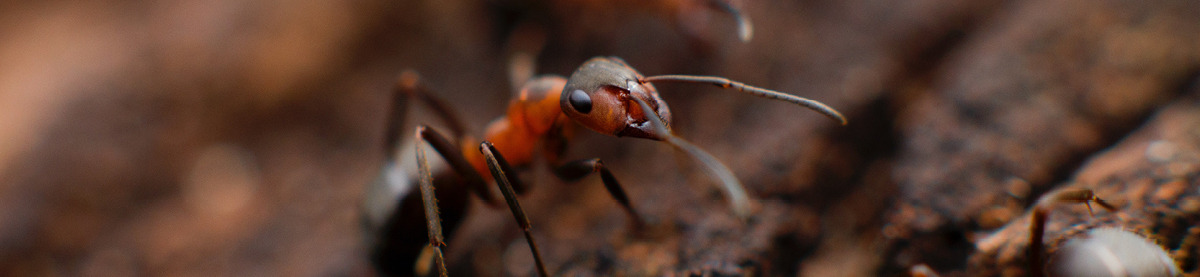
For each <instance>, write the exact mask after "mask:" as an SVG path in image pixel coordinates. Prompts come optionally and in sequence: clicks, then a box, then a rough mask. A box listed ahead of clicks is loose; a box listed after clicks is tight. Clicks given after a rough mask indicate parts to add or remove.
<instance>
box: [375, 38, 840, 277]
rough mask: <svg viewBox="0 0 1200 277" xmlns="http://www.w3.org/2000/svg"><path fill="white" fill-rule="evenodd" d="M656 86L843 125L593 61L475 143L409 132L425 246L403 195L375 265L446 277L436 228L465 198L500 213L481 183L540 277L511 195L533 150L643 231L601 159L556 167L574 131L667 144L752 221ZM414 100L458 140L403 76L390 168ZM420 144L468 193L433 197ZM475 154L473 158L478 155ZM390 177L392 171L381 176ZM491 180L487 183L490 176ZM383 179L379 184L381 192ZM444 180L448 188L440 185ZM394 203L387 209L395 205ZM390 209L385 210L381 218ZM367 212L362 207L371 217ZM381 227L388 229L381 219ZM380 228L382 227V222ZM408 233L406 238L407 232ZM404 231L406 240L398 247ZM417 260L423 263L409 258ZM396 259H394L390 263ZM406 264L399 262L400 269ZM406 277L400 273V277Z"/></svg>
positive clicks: (771, 95)
mask: <svg viewBox="0 0 1200 277" xmlns="http://www.w3.org/2000/svg"><path fill="white" fill-rule="evenodd" d="M653 82H687V83H701V84H711V85H716V86H718V87H722V88H732V89H735V90H737V91H740V92H745V93H748V94H751V95H755V96H759V97H763V98H768V99H774V100H781V101H785V102H789V103H793V104H797V105H800V106H803V107H806V108H809V109H812V110H814V111H817V112H819V113H821V114H823V115H825V116H827V117H829V118H832V119H833V120H836V121H838V122H839V123H841V124H843V125H844V124H846V119H845V117H843V116H842V115H841V113H839V112H838V111H836V110H834V109H833V108H830V107H829V106H826V105H825V104H822V103H820V102H817V101H813V100H810V99H806V98H802V97H797V96H793V95H790V94H785V93H781V92H777V91H773V90H768V89H763V88H758V87H753V86H749V85H746V84H743V83H740V82H736V81H732V80H729V79H727V78H723V77H708V76H690V75H660V76H651V77H644V76H642V75H641V74H640V73H638V72H637V71H636V70H634V69H633V68H632V67H630V66H629V65H628V64H626V63H625V61H623V60H621V59H620V58H616V57H596V58H592V59H590V60H588V61H587V62H585V63H584V64H583V65H582V66H580V67H579V68H578V69H577V70H575V72H574V73H573V74H571V77H570V78H566V79H564V78H563V77H560V76H541V77H537V78H534V79H533V80H530V81H528V82H526V84H525V85H524V86H523V87H522V88H521V89H520V91H519V92H518V94H517V95H516V98H515V99H514V100H512V101H511V102H510V104H509V106H508V110H507V112H506V114H505V116H503V117H500V118H498V119H496V120H494V121H492V122H491V123H490V124H488V125H487V127H486V131H485V134H484V136H483V141H482V142H475V141H471V140H470V139H460V140H457V141H451V140H449V139H447V137H446V136H444V135H442V134H441V133H439V132H437V131H434V130H433V129H431V128H429V127H427V126H425V125H420V126H417V127H416V132H415V139H416V141H417V142H418V143H416V159H417V160H416V163H417V169H418V170H417V173H416V174H417V175H418V177H419V179H420V182H419V188H420V192H421V193H420V196H419V197H420V198H421V202H422V203H423V205H422V208H421V210H422V211H423V212H424V213H423V216H424V220H425V222H426V224H425V225H426V230H427V235H428V238H427V240H428V243H427V244H425V243H423V241H422V240H423V239H421V238H420V237H417V236H414V235H412V232H411V231H412V230H411V229H412V227H411V225H409V226H405V225H408V224H411V222H416V221H415V220H420V216H421V214H420V213H416V212H415V211H413V210H414V209H415V208H416V207H413V205H414V204H412V203H413V202H415V201H416V199H415V198H416V197H417V196H416V194H413V193H408V194H404V193H400V194H399V197H400V198H404V199H401V200H400V203H401V204H400V205H404V204H407V205H408V207H407V208H406V207H399V208H398V210H397V211H396V212H394V213H392V214H391V215H390V216H386V215H383V216H374V217H375V218H376V220H375V221H376V222H368V223H371V224H374V225H376V226H375V229H381V231H380V232H379V234H380V236H379V237H378V238H377V239H379V240H380V241H379V242H378V243H376V244H374V245H375V247H376V249H375V250H373V251H374V253H373V256H374V257H373V259H374V260H375V264H376V266H377V267H379V268H380V269H381V270H383V271H385V272H390V273H393V274H409V273H408V272H412V271H407V270H408V269H409V268H410V267H407V266H404V265H401V266H398V267H397V266H393V265H390V264H392V262H394V260H393V259H401V260H404V259H408V261H413V260H416V261H418V262H417V265H418V269H417V270H416V271H418V272H428V269H420V267H423V266H426V265H428V259H432V260H433V262H434V265H436V267H437V270H438V271H439V272H440V274H441V275H442V276H445V274H446V270H445V261H444V258H443V255H442V251H443V250H442V247H443V246H444V245H445V239H444V238H443V228H442V227H443V226H442V224H447V228H446V230H450V231H453V229H454V228H455V226H457V225H458V221H459V220H460V219H461V215H462V214H463V213H464V210H465V206H466V203H467V202H466V201H465V200H463V199H462V198H464V197H463V196H465V195H466V193H467V192H466V190H470V191H471V192H473V193H474V194H475V195H477V196H478V197H479V198H480V199H482V200H483V202H484V203H487V204H488V205H489V206H492V207H493V208H498V207H499V206H500V203H499V202H498V201H496V200H495V197H493V196H492V195H491V192H489V190H488V189H487V187H486V183H488V182H490V181H492V180H495V181H496V185H497V186H498V187H499V188H500V191H501V193H502V195H503V197H504V199H505V201H506V203H507V206H508V207H509V209H510V210H511V211H512V213H513V216H514V218H515V219H516V220H517V224H518V225H519V226H520V227H521V229H522V230H523V231H524V234H525V238H526V240H527V242H528V243H529V246H530V249H531V251H532V252H533V256H534V261H535V263H536V267H537V270H538V273H539V274H541V275H542V276H546V275H547V274H546V269H545V266H544V264H543V263H542V259H541V256H540V254H539V253H538V248H537V246H536V243H535V242H534V240H533V236H532V235H531V233H530V226H529V220H528V218H527V217H526V216H525V213H524V211H523V210H522V209H521V207H520V203H519V202H518V201H517V199H516V194H518V193H522V192H524V191H525V189H526V186H524V185H523V184H522V182H521V181H520V180H519V179H518V178H517V177H516V174H515V170H514V169H513V165H519V166H523V165H530V164H532V163H533V161H534V159H535V157H534V155H535V153H536V152H537V150H538V149H537V146H538V144H539V142H540V145H541V148H542V149H541V150H542V153H543V154H544V157H543V158H545V159H546V160H547V161H548V162H549V164H551V165H557V166H555V168H554V170H553V172H554V173H555V175H557V176H558V177H559V178H561V179H564V180H567V181H572V180H577V179H580V178H583V177H586V176H587V175H589V174H591V173H599V174H600V177H601V181H602V182H603V183H604V186H605V188H606V189H607V191H608V192H609V194H610V195H611V196H612V197H613V198H614V199H616V200H617V202H618V203H619V204H620V205H621V207H622V208H623V209H624V211H625V212H626V213H627V214H628V216H629V217H630V218H631V220H632V221H633V223H634V226H635V227H640V226H642V225H643V221H642V218H641V216H640V215H639V214H638V212H637V210H636V209H634V207H633V205H632V204H631V203H630V201H629V198H628V197H627V195H626V193H625V191H624V189H623V188H622V187H621V185H620V182H618V181H617V179H616V177H614V176H613V174H612V172H610V171H609V170H608V169H607V168H606V167H605V166H604V163H603V162H602V161H601V160H600V159H595V158H593V159H584V160H577V161H571V162H566V163H561V164H560V163H559V161H558V158H559V156H560V155H561V154H562V153H563V152H564V151H565V149H566V143H567V140H569V139H570V138H571V135H570V134H571V133H572V132H571V130H572V128H573V124H570V122H575V123H578V124H580V125H583V126H584V127H587V128H588V129H592V130H594V131H596V132H599V133H602V134H606V135H611V136H616V137H634V138H642V139H650V140H656V141H662V142H666V143H668V144H670V145H672V146H674V147H675V148H677V149H680V150H681V151H683V152H685V153H687V154H688V155H690V156H692V157H693V158H695V159H696V160H698V161H699V162H700V163H701V164H702V165H703V166H704V168H705V172H709V173H711V174H712V175H713V177H715V178H716V179H718V180H719V181H720V183H721V184H722V188H723V189H724V192H725V194H726V196H727V197H728V198H729V201H730V203H731V205H732V208H733V212H734V213H735V214H736V215H737V216H738V217H739V218H743V219H745V218H747V217H748V216H749V214H750V198H749V196H747V194H746V192H745V190H744V189H743V188H742V185H741V183H740V182H739V181H738V180H737V178H736V177H734V176H733V173H732V172H730V170H729V169H728V168H727V167H725V166H724V165H723V164H722V163H721V162H719V161H717V159H716V158H714V157H713V156H712V155H710V154H708V153H707V152H705V151H704V150H702V149H700V148H699V147H696V146H695V145H692V144H691V143H689V142H687V141H686V140H684V139H682V138H680V137H678V136H676V135H675V134H674V133H673V132H672V131H671V129H670V120H671V112H670V110H669V109H668V108H667V104H666V102H664V101H663V100H662V98H660V97H659V94H658V91H657V90H656V89H655V88H654V86H653V85H652V84H651V83H653ZM411 99H417V100H420V101H422V102H424V103H426V104H427V105H429V106H430V107H432V110H433V111H434V113H435V114H436V115H438V117H440V118H441V119H442V120H444V121H446V123H447V124H448V125H450V129H451V132H452V133H453V135H454V137H455V138H462V137H463V136H462V134H463V129H464V128H463V124H462V123H461V121H460V120H459V119H458V117H457V116H455V115H454V114H453V113H452V112H450V108H449V105H447V104H446V103H445V102H444V101H442V100H439V99H437V98H436V97H435V96H434V95H433V94H432V93H430V92H429V90H428V89H427V88H426V87H425V86H424V85H422V84H421V83H420V81H419V78H418V77H417V76H416V74H415V73H412V72H406V73H404V74H402V75H401V78H400V82H399V83H398V84H397V90H396V91H395V94H394V98H393V111H392V114H391V116H390V119H389V123H388V129H387V134H386V136H387V138H386V141H385V142H386V144H385V147H388V148H389V149H388V150H389V151H388V153H389V156H388V159H389V161H391V160H393V158H394V156H392V155H394V154H392V153H395V152H397V151H395V150H396V149H392V148H393V147H397V146H398V142H399V140H400V138H399V135H398V134H399V129H400V128H401V125H402V123H403V117H404V113H405V110H406V106H407V105H408V102H409V101H410V100H411ZM420 141H424V142H426V143H428V144H429V146H431V147H433V149H434V150H435V151H436V152H437V153H438V154H439V155H440V156H442V157H443V158H444V159H445V160H446V161H447V163H448V164H449V166H450V168H452V169H453V171H454V172H455V173H457V174H458V175H459V176H461V177H462V178H463V179H462V181H464V182H465V183H466V186H439V188H442V189H440V190H438V191H437V195H435V192H434V190H433V180H432V175H431V173H430V169H429V165H428V163H427V158H426V154H425V150H424V146H423V144H422V143H419V142H420ZM476 147H478V148H476ZM390 167H392V163H389V164H388V165H386V166H385V170H384V172H385V175H387V172H389V171H388V170H387V168H390ZM488 173H490V174H488ZM387 178H390V177H386V176H385V177H384V178H382V179H381V180H380V182H386V181H387V180H386V179H387ZM441 179H445V178H441ZM439 197H441V198H443V199H445V198H447V197H453V198H451V200H450V201H445V202H441V203H440V204H441V205H440V206H442V208H443V212H445V213H446V215H448V217H449V218H452V220H449V221H447V222H443V221H442V220H441V217H440V215H439V205H438V204H439V203H438V200H437V199H438V198H439ZM394 200H395V199H393V201H394ZM405 201H407V203H405ZM386 209H387V208H385V210H386ZM370 210H371V208H370V207H368V211H370ZM385 218H386V219H385ZM384 220H386V222H384ZM405 229H407V230H405ZM404 231H408V232H407V233H408V234H406V235H407V237H404V235H405V234H401V233H405V232H404ZM417 252H420V253H421V254H420V258H418V257H416V256H417V254H414V253H417ZM397 256H398V257H401V258H397ZM400 264H404V262H402V263H400ZM405 271H407V272H405Z"/></svg>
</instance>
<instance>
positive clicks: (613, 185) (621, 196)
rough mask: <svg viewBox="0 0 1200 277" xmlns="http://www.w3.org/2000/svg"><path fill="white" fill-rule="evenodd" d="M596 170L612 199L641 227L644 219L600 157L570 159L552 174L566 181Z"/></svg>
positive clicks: (637, 226) (577, 178)
mask: <svg viewBox="0 0 1200 277" xmlns="http://www.w3.org/2000/svg"><path fill="white" fill-rule="evenodd" d="M596 172H598V173H600V180H601V181H603V182H604V188H605V189H608V194H609V195H611V196H612V198H613V199H616V200H617V203H619V204H621V207H622V208H624V209H625V213H626V214H629V217H630V218H632V219H633V223H634V227H635V228H636V229H641V228H642V226H644V225H645V221H643V220H642V217H641V216H640V215H638V213H637V210H636V209H634V208H633V204H631V203H630V201H629V196H627V195H626V194H625V189H624V188H622V187H621V182H617V177H614V176H613V174H612V172H610V171H608V168H607V167H605V166H604V162H601V161H600V159H598V158H596V159H586V160H578V161H572V162H568V163H566V164H563V165H561V166H559V167H557V168H555V169H554V174H555V175H558V178H561V179H563V180H567V181H575V180H579V179H581V178H583V177H586V176H588V175H589V174H591V173H596Z"/></svg>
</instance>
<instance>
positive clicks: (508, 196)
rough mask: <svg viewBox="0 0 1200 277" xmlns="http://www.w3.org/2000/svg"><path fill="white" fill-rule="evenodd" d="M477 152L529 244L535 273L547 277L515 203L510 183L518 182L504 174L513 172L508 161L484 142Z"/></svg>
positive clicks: (526, 222) (527, 226) (494, 148)
mask: <svg viewBox="0 0 1200 277" xmlns="http://www.w3.org/2000/svg"><path fill="white" fill-rule="evenodd" d="M479 151H480V152H483V156H484V157H485V158H487V164H488V169H490V170H491V171H492V177H493V179H496V186H498V187H500V192H502V193H503V194H504V200H505V201H506V202H508V208H509V210H511V211H512V214H513V217H514V218H515V219H516V220H517V225H518V226H521V230H522V231H524V232H525V241H526V242H529V250H530V251H532V252H533V261H534V262H535V263H536V264H537V271H538V274H540V276H549V275H548V274H546V266H545V264H543V263H542V255H541V254H540V253H539V252H538V247H537V243H535V242H534V241H533V234H532V233H530V230H531V229H532V228H531V227H530V226H529V218H528V217H526V216H525V210H523V209H521V203H520V202H518V201H517V195H516V193H515V192H513V188H512V187H513V186H512V183H517V182H519V180H518V179H517V177H516V175H509V174H505V172H506V171H507V172H514V171H513V170H512V166H510V165H509V164H508V161H505V160H504V156H501V155H500V152H499V151H496V147H495V146H493V145H492V143H491V142H488V141H484V142H483V143H480V144H479Z"/></svg>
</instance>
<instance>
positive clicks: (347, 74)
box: [0, 0, 1200, 276]
mask: <svg viewBox="0 0 1200 277" xmlns="http://www.w3.org/2000/svg"><path fill="white" fill-rule="evenodd" d="M731 1H732V2H731V3H732V4H733V5H734V6H738V7H741V8H742V9H743V12H744V14H746V15H748V16H749V17H750V18H751V19H752V20H753V21H752V22H753V23H754V24H753V26H754V27H755V28H754V36H753V39H752V40H750V41H748V42H742V41H740V40H739V39H738V36H737V34H736V25H735V24H734V23H735V22H734V20H733V19H732V18H731V17H730V16H728V15H727V14H724V13H719V12H715V11H714V10H713V9H711V7H710V6H708V4H706V3H705V2H704V1H699V0H654V1H638V0H618V1H598V0H564V1H545V0H441V1H427V0H401V1H374V0H359V1H272V0H264V1H192V2H170V1H150V2H147V1H95V2H86V3H80V2H77V1H37V2H28V3H0V275H4V276H46V275H87V276H110V275H113V276H128V275H173V276H180V275H196V276H211V275H236V276H243V275H286V276H296V275H335V276H343V275H354V276H357V275H375V274H376V273H375V272H374V270H373V269H372V265H371V263H370V261H369V259H368V255H367V253H368V248H369V246H368V245H366V243H365V242H364V241H365V240H366V239H365V237H367V235H366V234H365V232H364V229H363V225H362V222H361V218H362V216H363V214H362V213H363V211H362V209H361V205H362V202H363V201H364V195H365V193H366V188H367V184H368V183H369V182H371V181H372V180H373V179H374V178H376V176H377V175H378V174H379V168H380V166H381V165H382V164H383V162H384V161H383V157H384V151H382V150H381V149H385V147H384V146H383V145H382V144H383V141H384V136H385V134H384V128H385V121H386V120H387V117H388V114H389V109H390V107H389V105H388V103H389V101H390V99H391V92H392V86H393V85H394V84H395V83H396V80H397V76H398V75H399V74H400V72H402V71H404V70H409V69H411V70H414V71H415V72H419V74H420V75H421V76H422V78H423V79H422V80H423V81H424V82H425V83H426V84H427V85H428V86H429V87H431V88H433V89H435V90H436V91H437V93H438V95H439V96H441V97H443V98H445V99H448V100H449V101H450V102H452V103H453V107H454V109H455V110H456V111H458V112H460V113H461V114H462V116H463V118H464V120H465V121H466V123H467V125H468V126H467V127H468V128H467V129H468V132H470V133H471V134H476V135H478V134H481V133H482V131H483V130H482V129H483V126H485V125H486V124H487V123H488V122H489V121H491V120H492V119H494V118H496V117H498V116H500V115H502V114H504V109H505V107H506V106H507V103H508V101H509V99H510V98H512V95H513V86H514V84H512V81H510V79H509V75H510V72H511V71H510V66H509V58H510V57H512V56H513V53H536V56H535V58H534V59H533V60H534V61H535V62H534V66H533V68H534V69H535V71H536V73H538V74H555V75H563V76H567V75H570V73H571V72H572V71H573V70H574V69H575V68H576V67H578V66H579V65H580V64H581V63H583V62H584V61H585V60H587V59H588V58H590V57H595V56H617V57H621V58H623V59H624V60H625V61H627V62H628V63H629V64H630V65H631V66H632V67H634V68H636V69H638V70H639V71H640V72H642V73H643V74H647V75H657V74H698V75H718V76H725V77H729V78H731V79H734V80H738V81H742V82H745V83H747V84H751V85H755V86H760V87H765V88H770V89H776V90H780V91H784V92H787V93H790V94H795V95H799V96H803V97H808V98H812V99H815V100H819V101H822V102H824V103H827V104H829V105H830V106H832V107H834V108H836V109H838V110H840V111H841V112H842V113H843V114H845V115H846V117H847V118H848V119H849V122H850V123H849V124H848V125H846V126H838V125H837V124H836V123H835V122H833V121H830V120H828V119H827V118H825V117H822V116H821V115H819V114H817V113H814V112H811V111H808V110H804V109H801V108H797V107H795V106H791V105H787V104H782V103H779V102H774V101H768V100H763V99H760V98H755V97H750V96H746V95H744V94H738V93H731V92H726V91H721V90H719V89H717V88H713V87H711V86H701V85H688V84H660V85H657V87H658V89H659V91H660V93H662V96H663V98H664V99H665V100H666V102H667V103H669V104H670V107H671V108H672V110H671V111H672V113H673V114H674V116H673V118H674V120H673V122H672V126H673V128H674V129H675V131H676V132H677V133H678V134H679V135H680V136H681V137H684V138H686V139H688V140H690V141H692V142H693V143H695V144H696V145H698V146H700V147H702V148H704V149H706V150H707V151H709V152H711V153H712V154H713V155H714V156H715V157H716V158H718V159H719V160H721V161H722V162H724V163H725V164H726V165H728V166H729V167H730V169H731V170H732V171H733V172H734V174H735V175H736V176H737V177H738V178H739V179H740V180H741V181H742V182H743V183H744V185H745V186H746V188H747V190H748V191H749V192H750V194H751V195H752V197H753V198H754V199H755V203H756V205H755V210H754V214H753V216H752V217H751V218H750V219H749V220H746V221H742V220H739V219H738V218H737V217H735V216H734V214H733V213H732V212H731V210H730V207H729V204H728V203H727V202H726V200H725V199H724V198H723V196H722V194H721V193H720V191H719V190H718V189H717V186H716V185H714V183H713V182H712V181H711V179H710V178H709V177H708V176H707V175H705V174H704V173H703V172H702V171H701V170H700V167H699V166H697V165H696V164H694V163H693V162H692V161H691V160H690V159H689V158H687V157H686V156H684V155H681V154H680V153H678V152H677V151H675V150H674V149H673V148H671V147H670V146H667V145H664V144H661V143H656V142H652V141H645V140H637V139H630V138H614V137H609V136H603V135H598V134H595V133H592V132H590V131H585V130H584V131H585V132H580V134H579V135H578V136H577V137H576V140H574V141H572V142H571V143H570V150H569V151H568V152H567V153H566V156H565V158H566V159H568V160H574V159H582V158H592V157H598V158H601V159H603V160H604V162H605V164H606V165H607V166H609V168H610V169H611V170H612V171H613V173H614V174H616V175H617V177H618V178H620V179H621V180H622V182H623V183H624V184H625V186H626V189H627V190H628V192H629V195H630V199H631V201H632V202H633V203H634V204H635V205H636V206H637V207H638V209H639V210H640V211H641V212H642V213H643V214H644V215H646V217H647V218H649V219H650V220H651V221H652V222H654V227H653V228H652V229H651V230H650V231H641V232H638V231H634V230H632V229H630V228H629V224H628V218H626V216H625V214H624V213H623V212H622V211H621V209H620V208H619V207H618V206H617V204H616V203H615V202H614V201H613V200H612V199H610V198H609V196H608V195H607V194H606V193H605V191H604V188H603V186H602V185H601V183H600V181H599V180H598V178H595V177H591V178H587V179H584V180H582V181H579V182H563V181H559V180H557V179H555V178H554V176H553V175H552V174H551V173H549V171H548V170H546V169H545V167H544V164H538V165H537V166H534V167H533V169H532V170H530V171H529V172H525V173H524V174H522V175H521V176H522V177H524V178H525V179H527V180H528V181H529V183H532V184H533V186H532V188H531V189H530V191H529V192H528V193H527V194H525V195H523V196H522V197H521V201H522V202H521V203H522V205H523V206H524V207H525V210H526V212H527V213H528V215H529V217H530V219H531V223H532V226H533V233H534V236H535V238H536V239H537V241H538V243H539V246H540V247H541V253H542V255H543V256H544V257H545V260H546V265H547V269H548V270H549V272H550V273H551V274H552V275H570V276H647V275H650V276H660V275H674V276H692V275H700V276H744V275H756V276H797V275H798V276H905V275H907V272H908V269H909V268H910V267H912V266H914V265H919V264H925V265H928V266H929V267H930V268H932V269H933V270H935V271H937V272H939V273H941V274H942V276H1024V275H1028V273H1029V272H1028V271H1029V268H1028V264H1029V261H1028V260H1027V259H1026V257H1025V256H1024V249H1026V247H1027V246H1028V245H1029V241H1028V239H1027V233H1026V231H1027V230H1028V224H1029V216H1028V211H1027V210H1028V208H1029V207H1030V206H1031V205H1033V203H1034V202H1035V201H1036V200H1037V199H1038V198H1039V197H1040V196H1041V195H1043V194H1045V193H1047V192H1052V191H1055V190H1058V189H1063V188H1091V189H1093V190H1095V191H1096V193H1097V195H1098V196H1099V197H1101V198H1104V199H1112V200H1113V201H1114V202H1115V203H1118V208H1119V210H1118V211H1116V212H1103V211H1100V212H1097V213H1096V214H1095V215H1094V216H1089V215H1088V214H1087V211H1086V209H1085V208H1083V207H1077V206H1062V207H1059V208H1057V209H1056V210H1055V212H1054V214H1053V215H1052V216H1051V218H1050V224H1049V227H1048V228H1047V230H1048V233H1047V234H1048V235H1047V238H1045V242H1046V243H1047V244H1049V245H1050V246H1051V247H1050V248H1051V249H1053V248H1054V246H1056V245H1058V244H1060V243H1062V242H1063V241H1066V240H1070V239H1072V238H1075V237H1078V236H1079V235H1080V234H1081V233H1083V232H1085V231H1086V230H1088V229H1091V228H1097V227H1103V226H1108V227H1121V228H1124V229H1128V230H1133V231H1135V232H1136V233H1138V234H1141V235H1142V236H1146V237H1148V238H1151V239H1154V240H1155V241H1156V242H1157V243H1159V245H1161V246H1163V247H1164V248H1167V249H1169V250H1172V251H1171V253H1172V254H1173V255H1174V256H1175V257H1176V258H1177V261H1178V263H1179V264H1180V265H1181V267H1182V269H1183V270H1184V271H1185V272H1187V273H1188V274H1190V275H1192V276H1195V275H1198V274H1200V262H1198V259H1200V258H1197V257H1200V248H1198V246H1196V245H1194V244H1189V243H1187V242H1195V241H1200V227H1198V226H1200V129H1198V128H1200V127H1198V126H1200V17H1198V16H1196V15H1198V14H1200V2H1196V1H1186V0H1175V1H1142V2H1131V1H1118V0H1106V1H1086V0H1049V1H996V0H983V1H947V0H915V1H862V0H851V1H828V0H817V1H805V0H801V1H775V0H731ZM409 119H410V120H409V122H410V123H409V125H406V126H408V127H405V128H403V130H404V131H405V133H404V134H402V135H401V136H402V137H404V138H410V137H412V136H411V133H409V130H412V127H410V126H413V125H412V124H413V122H421V123H426V122H435V121H433V119H432V117H431V116H429V111H428V110H427V109H419V110H417V111H416V112H415V113H414V114H412V115H410V116H409ZM581 130H582V129H581ZM471 201H472V203H471V204H470V205H472V206H470V208H469V210H468V213H467V216H466V218H465V219H464V221H463V223H462V226H461V227H460V228H459V230H458V231H457V232H455V233H453V234H449V235H448V236H450V239H449V242H448V247H447V249H446V253H447V259H448V263H449V266H450V273H451V275H453V276H506V275H516V276H527V275H532V274H534V271H533V270H534V267H533V261H532V258H531V257H530V255H529V251H528V248H527V246H526V245H525V239H524V237H523V236H522V235H521V232H520V229H519V228H518V227H517V225H516V223H515V222H514V221H513V220H512V218H511V216H510V214H509V212H508V211H507V210H503V209H491V208H488V207H487V206H485V205H481V202H479V201H478V200H477V199H475V200H471ZM417 224H420V222H418V223H417ZM418 228H419V227H418ZM396 262H397V263H412V262H413V261H396Z"/></svg>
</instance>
